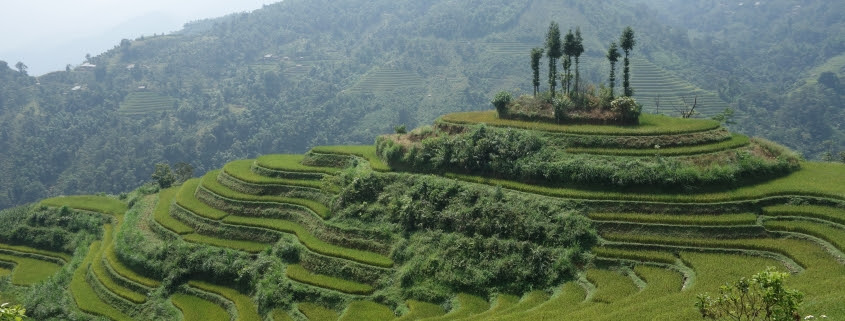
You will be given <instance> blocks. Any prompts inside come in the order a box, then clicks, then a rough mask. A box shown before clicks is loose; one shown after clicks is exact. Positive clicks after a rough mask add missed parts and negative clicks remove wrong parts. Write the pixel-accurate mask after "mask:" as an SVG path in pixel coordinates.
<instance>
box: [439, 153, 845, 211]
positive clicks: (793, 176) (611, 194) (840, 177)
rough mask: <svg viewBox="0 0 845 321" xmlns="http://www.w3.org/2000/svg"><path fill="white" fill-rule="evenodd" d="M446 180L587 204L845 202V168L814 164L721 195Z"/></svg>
mask: <svg viewBox="0 0 845 321" xmlns="http://www.w3.org/2000/svg"><path fill="white" fill-rule="evenodd" d="M446 176H447V177H450V178H455V179H459V180H462V181H467V182H473V183H480V184H487V185H494V186H496V185H500V186H502V187H504V188H508V189H513V190H518V191H522V192H527V193H534V194H540V195H546V196H554V197H563V198H574V199H588V200H619V201H639V202H646V201H652V202H668V203H677V202H684V203H716V202H728V201H743V200H753V199H760V198H765V197H772V196H793V195H804V196H818V197H829V198H835V199H840V200H843V199H845V188H842V182H845V164H835V163H814V162H806V163H802V164H801V169H800V170H797V171H795V172H792V173H790V174H788V175H786V176H783V177H779V178H776V179H772V180H769V181H766V182H762V183H758V184H754V185H747V186H742V187H738V188H733V189H731V190H728V191H722V192H703V193H690V192H680V191H679V192H677V193H670V192H652V193H649V192H643V191H638V190H637V189H631V190H627V191H622V190H616V191H613V190H603V191H599V190H588V189H581V188H577V187H548V186H538V185H530V184H526V183H521V182H516V181H510V180H503V179H495V178H486V177H478V176H471V175H463V174H454V173H448V174H446Z"/></svg>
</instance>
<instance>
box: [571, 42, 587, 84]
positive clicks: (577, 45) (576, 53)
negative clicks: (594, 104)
mask: <svg viewBox="0 0 845 321" xmlns="http://www.w3.org/2000/svg"><path fill="white" fill-rule="evenodd" d="M583 53H584V38H583V37H581V27H575V42H574V43H573V44H572V56H573V57H575V83H574V84H573V86H572V87H573V88H575V91H576V92H577V91H578V87H579V86H578V83H579V82H580V81H581V73H580V72H579V71H578V60H579V58H581V54H583Z"/></svg>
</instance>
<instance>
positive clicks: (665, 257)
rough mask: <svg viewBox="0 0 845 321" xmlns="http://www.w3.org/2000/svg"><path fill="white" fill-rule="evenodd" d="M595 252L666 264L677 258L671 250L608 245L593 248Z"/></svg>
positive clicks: (598, 255)
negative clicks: (625, 247)
mask: <svg viewBox="0 0 845 321" xmlns="http://www.w3.org/2000/svg"><path fill="white" fill-rule="evenodd" d="M592 251H593V254H595V255H596V256H597V257H606V258H616V259H626V260H634V261H643V262H658V263H666V264H674V263H675V261H676V260H677V258H676V257H675V256H674V255H672V253H669V252H662V251H648V250H628V249H620V248H614V247H608V246H599V247H594V248H592Z"/></svg>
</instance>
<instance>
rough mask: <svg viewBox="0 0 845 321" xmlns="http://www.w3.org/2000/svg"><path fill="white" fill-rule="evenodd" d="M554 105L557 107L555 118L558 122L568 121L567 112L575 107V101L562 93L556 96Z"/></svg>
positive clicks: (553, 101)
mask: <svg viewBox="0 0 845 321" xmlns="http://www.w3.org/2000/svg"><path fill="white" fill-rule="evenodd" d="M552 105H554V107H555V120H557V122H558V123H563V122H565V121H566V119H567V118H568V117H567V114H568V113H569V112H570V111H571V110H572V108H573V107H575V103H573V102H572V100H571V99H569V97H567V96H564V95H560V96H556V97H555V98H554V100H552Z"/></svg>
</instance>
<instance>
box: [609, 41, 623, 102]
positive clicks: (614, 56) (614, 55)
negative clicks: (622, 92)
mask: <svg viewBox="0 0 845 321" xmlns="http://www.w3.org/2000/svg"><path fill="white" fill-rule="evenodd" d="M619 56H621V55H620V54H619V46H617V45H616V41H614V42H611V43H610V48H609V49H607V60H608V61H610V79H609V80H610V83H609V86H610V98H613V87H616V62H617V61H619Z"/></svg>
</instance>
